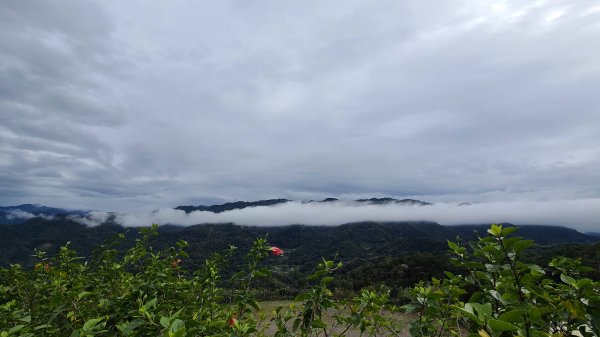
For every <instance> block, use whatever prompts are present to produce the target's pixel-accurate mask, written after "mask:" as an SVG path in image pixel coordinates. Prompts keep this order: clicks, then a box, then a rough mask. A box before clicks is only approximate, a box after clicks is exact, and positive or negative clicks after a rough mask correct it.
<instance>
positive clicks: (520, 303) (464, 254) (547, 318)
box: [406, 224, 600, 337]
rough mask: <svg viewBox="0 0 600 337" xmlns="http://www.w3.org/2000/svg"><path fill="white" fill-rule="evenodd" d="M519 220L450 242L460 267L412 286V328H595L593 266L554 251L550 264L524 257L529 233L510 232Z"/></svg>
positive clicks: (586, 332) (598, 326)
mask: <svg viewBox="0 0 600 337" xmlns="http://www.w3.org/2000/svg"><path fill="white" fill-rule="evenodd" d="M515 229H516V228H514V227H508V228H503V227H502V226H500V225H495V224H494V225H492V226H491V228H490V229H489V230H488V235H487V236H486V237H483V238H480V239H479V241H478V242H472V243H470V244H469V246H468V247H463V246H460V245H459V244H457V243H453V242H448V245H449V247H450V249H451V251H452V253H453V254H454V256H455V258H454V259H453V260H452V261H453V263H454V264H456V265H457V266H459V267H461V268H462V269H463V271H464V272H463V273H462V274H461V275H454V274H452V273H448V272H447V273H446V277H445V278H444V279H441V280H438V279H433V280H432V282H431V283H429V284H425V283H424V282H421V283H420V284H419V285H417V286H416V287H414V288H413V290H412V295H413V298H414V299H415V303H414V304H411V305H408V306H406V308H407V309H408V310H410V311H414V312H416V313H417V315H418V316H417V319H416V320H415V321H414V322H413V323H412V324H411V334H412V335H413V336H458V335H467V334H468V336H469V337H471V336H473V337H476V336H481V337H490V336H492V337H501V336H526V337H529V336H598V335H599V331H600V291H599V288H600V283H599V282H597V281H596V282H595V281H593V280H591V279H589V278H585V277H583V276H582V274H583V273H585V272H587V271H589V268H585V267H583V266H581V264H580V263H579V261H578V260H572V259H567V258H564V257H557V258H555V259H553V260H552V261H551V262H550V264H549V266H548V267H547V268H545V269H544V268H541V267H540V266H538V265H536V264H525V263H523V262H521V261H520V260H519V257H520V255H521V253H522V252H523V251H524V250H525V249H526V248H528V247H529V246H531V245H532V244H533V242H532V241H530V240H523V239H521V238H518V237H507V236H508V235H509V234H510V233H511V232H513V231H514V230H515Z"/></svg>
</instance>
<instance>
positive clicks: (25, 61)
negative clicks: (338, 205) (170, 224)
mask: <svg viewBox="0 0 600 337" xmlns="http://www.w3.org/2000/svg"><path fill="white" fill-rule="evenodd" d="M0 118H1V122H0V205H14V204H20V203H41V204H46V205H50V206H58V207H66V208H85V209H98V210H114V211H137V210H149V209H155V208H160V207H171V206H176V205H181V204H188V205H189V204H201V203H215V202H224V201H233V200H257V199H266V198H274V197H284V198H290V199H301V200H307V199H320V198H324V197H338V198H342V199H351V198H356V197H373V196H392V197H413V198H417V199H422V200H426V201H432V202H448V203H454V202H462V201H470V202H479V203H482V202H515V201H519V200H523V201H527V202H530V201H531V202H539V201H545V200H546V201H547V200H551V201H553V202H554V201H557V200H558V201H560V200H570V201H573V200H587V201H585V202H583V203H581V204H579V203H578V205H588V206H587V207H590V208H594V207H595V206H593V205H600V203H599V202H598V200H600V4H599V3H598V1H583V0H579V1H572V0H568V1H481V0H466V1H451V0H450V1H449V0H437V1H423V0H414V1H349V0H344V1H319V0H315V1H310V0H302V1H260V0H256V1H246V0H239V1H225V0H220V1H121V0H113V1H97V2H91V1H80V0H60V1H59V0H57V1H25V0H4V1H1V2H0ZM594 201H595V203H594ZM590 202H591V204H590ZM549 205H550V204H549ZM551 205H554V204H551ZM494 220H495V219H492V220H490V221H494Z"/></svg>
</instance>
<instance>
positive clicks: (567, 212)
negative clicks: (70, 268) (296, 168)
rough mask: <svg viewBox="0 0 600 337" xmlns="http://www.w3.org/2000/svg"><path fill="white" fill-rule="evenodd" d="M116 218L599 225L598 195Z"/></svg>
mask: <svg viewBox="0 0 600 337" xmlns="http://www.w3.org/2000/svg"><path fill="white" fill-rule="evenodd" d="M107 217H108V213H103V212H95V213H94V214H92V216H90V217H89V218H88V219H85V220H83V222H84V223H85V224H87V225H97V224H99V223H102V222H103V221H105V220H106V219H107ZM114 220H115V221H116V222H118V223H120V224H122V225H124V226H132V227H137V226H149V225H150V224H152V223H156V224H161V225H164V224H175V225H184V226H189V225H196V224H204V223H235V224H239V225H253V226H281V225H293V224H304V225H330V226H335V225H340V224H344V223H351V222H359V221H419V220H426V221H435V222H438V223H440V224H442V225H458V224H487V223H491V222H510V223H513V224H518V225H562V226H568V227H571V228H575V229H578V230H581V231H593V230H596V231H597V230H598V228H600V199H582V200H568V201H547V202H540V201H513V202H490V203H482V204H472V205H468V206H464V205H463V206H459V205H457V204H449V203H440V204H434V205H431V206H402V205H394V204H388V205H364V204H362V205H359V204H356V203H354V202H332V203H302V202H288V203H285V204H280V205H276V206H263V207H249V208H244V209H240V210H233V211H227V212H223V213H212V212H206V211H194V212H191V213H189V214H186V213H185V212H184V211H180V210H176V209H168V208H165V209H159V210H156V211H152V212H137V213H120V214H117V215H116V217H115V219H114Z"/></svg>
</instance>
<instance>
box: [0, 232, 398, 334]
mask: <svg viewBox="0 0 600 337" xmlns="http://www.w3.org/2000/svg"><path fill="white" fill-rule="evenodd" d="M156 229H157V227H156V226H153V227H152V228H150V229H147V228H145V229H142V231H141V233H142V236H141V237H140V238H139V239H137V240H136V242H135V244H134V245H133V247H131V248H130V249H129V250H128V251H127V253H126V254H125V255H124V256H122V257H119V256H118V251H117V250H116V249H115V247H116V245H117V244H118V242H119V241H120V240H122V239H124V236H123V235H122V234H121V235H119V236H118V237H117V238H115V240H113V242H111V243H109V244H106V245H104V246H102V247H101V249H99V250H98V253H97V254H96V255H95V256H94V257H93V259H90V260H88V261H83V260H82V259H81V258H80V257H78V256H77V255H76V253H75V251H73V250H71V249H69V248H68V246H63V247H61V249H60V251H59V253H58V254H57V255H56V256H53V257H48V256H46V254H44V253H43V252H37V254H36V257H37V259H38V262H37V263H36V264H35V266H34V268H33V269H31V270H25V269H23V268H22V267H21V266H19V265H12V266H11V267H10V268H4V269H0V336H2V337H6V336H67V335H70V336H73V337H76V336H117V335H118V336H170V337H171V336H173V337H175V336H228V335H230V336H249V335H252V336H265V335H273V334H274V335H275V336H316V335H321V334H325V335H329V334H330V333H331V332H332V331H335V330H339V331H341V332H340V333H341V334H342V335H343V333H344V331H348V329H350V328H351V327H354V328H356V329H359V330H360V331H363V332H365V333H368V334H369V335H372V336H387V335H397V334H398V327H397V326H396V324H395V323H394V321H393V320H392V319H389V318H387V317H386V316H384V315H383V312H384V310H388V311H390V310H391V311H393V310H394V307H393V306H390V304H389V301H388V293H387V292H386V291H368V290H364V291H362V292H360V293H359V295H358V296H356V297H354V298H352V299H350V300H338V299H334V298H333V292H332V291H331V290H330V288H329V285H330V283H331V281H333V277H332V276H331V274H332V273H333V272H334V271H336V270H337V269H338V268H340V267H341V263H337V264H335V263H334V262H333V261H328V260H323V261H322V262H321V263H319V265H318V266H317V270H316V271H315V273H314V274H312V275H311V276H310V277H309V282H310V284H311V286H310V287H309V288H308V289H307V291H306V292H304V293H302V294H300V295H299V296H298V297H297V298H296V300H295V302H296V303H295V304H294V305H291V306H289V307H287V308H283V307H279V308H277V309H276V311H275V313H274V316H273V318H272V322H269V321H266V320H265V319H264V316H263V315H262V313H261V312H260V308H259V304H258V302H257V301H256V299H255V296H254V293H253V283H254V282H255V281H256V280H258V279H260V278H265V277H267V276H269V275H270V273H271V272H270V270H269V269H268V268H266V267H265V266H264V262H265V261H264V260H265V258H266V257H267V256H268V255H269V253H272V254H273V255H275V256H279V255H282V254H283V251H282V250H280V249H279V248H277V247H270V246H268V245H267V244H266V240H264V239H257V240H256V241H254V243H253V245H252V247H251V248H250V249H249V252H248V253H247V254H246V255H245V257H244V260H245V263H244V267H242V268H241V270H240V271H239V272H237V273H236V274H234V275H233V276H231V278H230V279H229V282H231V283H233V284H234V286H232V287H230V288H229V289H224V288H222V287H221V286H220V284H221V276H220V272H219V271H220V269H221V267H222V266H224V265H225V264H227V263H229V262H230V259H231V258H232V256H233V252H234V251H235V247H230V249H229V250H228V251H227V252H225V253H224V254H214V255H213V256H211V257H210V258H208V259H206V260H205V262H204V265H203V267H202V268H199V269H198V270H197V271H195V272H193V273H191V272H188V271H186V270H185V269H183V268H182V267H181V264H182V261H184V260H185V259H187V258H188V254H187V253H186V251H185V248H186V247H187V243H186V242H185V241H179V242H178V243H177V246H176V247H171V248H168V249H166V250H162V251H157V250H155V249H153V248H152V246H151V239H152V237H154V236H156V235H157V231H156ZM326 313H327V314H328V315H330V316H331V319H332V321H331V322H333V323H331V322H330V324H329V325H328V324H326V323H325V321H324V320H323V316H324V315H325V314H326Z"/></svg>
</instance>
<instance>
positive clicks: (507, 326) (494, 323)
mask: <svg viewBox="0 0 600 337" xmlns="http://www.w3.org/2000/svg"><path fill="white" fill-rule="evenodd" d="M488 325H489V327H490V329H492V331H494V332H503V331H517V330H519V327H518V326H516V325H514V324H511V323H508V322H505V321H500V320H497V319H490V320H489V321H488Z"/></svg>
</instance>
